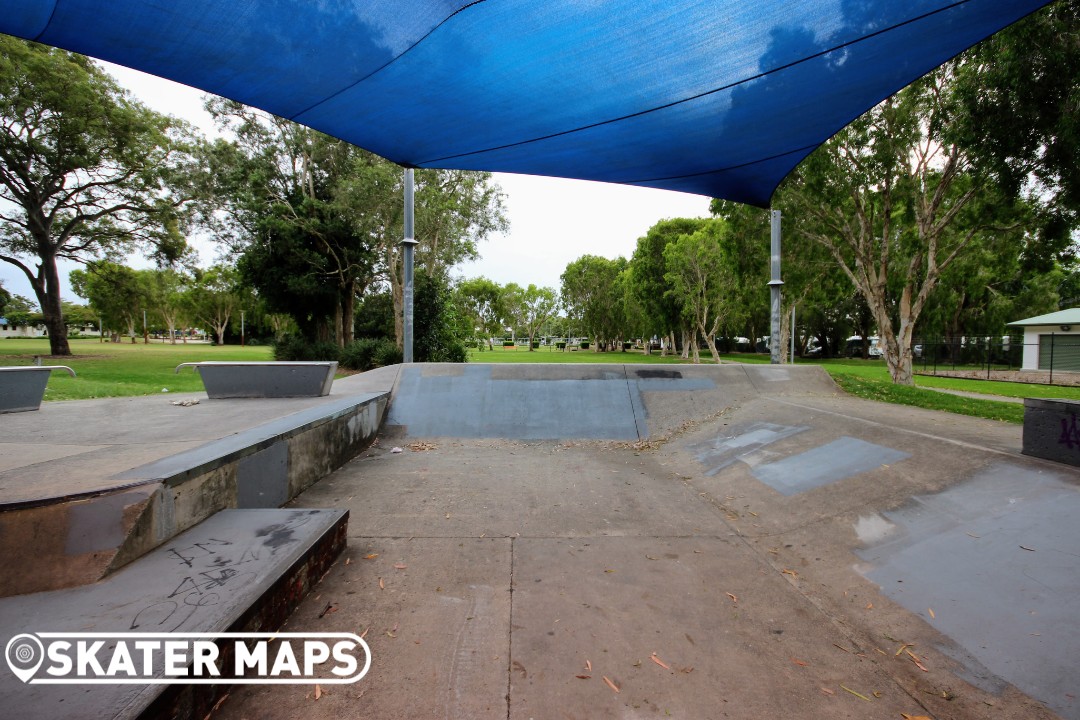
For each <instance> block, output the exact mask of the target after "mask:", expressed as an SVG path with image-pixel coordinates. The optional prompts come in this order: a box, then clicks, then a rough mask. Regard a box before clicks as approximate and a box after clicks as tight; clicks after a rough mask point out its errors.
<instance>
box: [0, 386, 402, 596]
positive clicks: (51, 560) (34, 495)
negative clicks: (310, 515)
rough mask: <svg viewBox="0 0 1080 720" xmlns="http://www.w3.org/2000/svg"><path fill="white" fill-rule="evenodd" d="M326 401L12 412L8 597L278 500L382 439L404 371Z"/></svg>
mask: <svg viewBox="0 0 1080 720" xmlns="http://www.w3.org/2000/svg"><path fill="white" fill-rule="evenodd" d="M382 370H384V371H385V372H379V371H376V372H373V373H363V374H361V375H357V376H352V377H349V378H344V379H342V380H339V381H338V382H337V383H335V386H334V392H333V393H332V394H331V395H330V396H328V397H319V398H301V399H274V400H262V399H259V400H250V399H245V400H207V399H206V397H205V395H204V396H202V397H201V398H187V399H188V400H189V401H190V400H196V399H198V400H200V402H199V403H198V404H193V405H191V406H188V407H174V406H173V405H172V402H175V396H173V397H170V398H169V399H168V400H166V399H163V398H158V397H148V398H115V399H109V400H89V401H86V400H82V401H72V402H56V403H45V405H44V406H43V407H42V409H41V410H40V411H38V412H36V413H19V414H14V415H7V416H5V437H4V438H3V440H2V441H0V442H2V444H0V448H2V450H3V452H2V453H0V458H2V459H0V553H3V556H4V558H5V567H4V569H3V571H2V572H0V597H7V596H12V595H20V594H26V593H37V592H43V591H48V590H57V589H61V588H68V587H75V586H78V585H82V584H86V583H93V582H96V581H98V580H100V579H101V578H104V577H106V576H107V575H109V573H111V572H114V571H116V570H118V569H119V568H121V567H123V566H124V565H126V564H127V563H129V562H132V561H134V560H136V559H137V558H139V557H140V556H142V555H144V554H145V553H147V552H149V551H150V550H152V549H153V548H155V547H158V546H159V545H161V544H162V543H165V542H167V541H168V540H169V539H170V538H172V537H174V536H175V535H177V534H178V533H181V532H183V531H185V530H187V529H188V528H191V527H193V526H195V525H196V524H198V523H199V522H201V521H203V520H205V519H206V518H208V517H211V516H213V515H214V514H215V513H217V512H219V511H221V510H225V509H229V508H274V507H280V506H281V505H283V504H285V503H286V502H288V501H289V500H291V499H292V498H293V497H295V496H296V495H297V494H299V493H300V492H302V491H303V490H304V489H305V488H307V487H309V486H310V485H311V484H312V483H314V482H316V481H317V480H319V479H320V478H322V477H324V476H326V475H327V474H329V473H330V472H333V471H334V470H335V469H337V468H338V467H340V466H341V465H343V464H344V463H345V462H347V461H348V460H350V459H351V458H353V457H354V456H355V455H356V454H358V453H359V452H360V451H362V450H363V449H364V448H366V447H367V446H368V444H370V443H371V442H372V440H374V437H375V434H376V433H377V432H378V430H379V426H380V424H381V422H382V418H383V414H384V413H385V410H386V407H387V404H388V402H389V396H390V390H391V388H392V387H393V383H394V380H395V379H396V374H397V370H396V367H395V368H384V369H382Z"/></svg>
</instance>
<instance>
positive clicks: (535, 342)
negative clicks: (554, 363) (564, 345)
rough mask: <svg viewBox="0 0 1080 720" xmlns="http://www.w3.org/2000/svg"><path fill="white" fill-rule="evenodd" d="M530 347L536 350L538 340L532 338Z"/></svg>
mask: <svg viewBox="0 0 1080 720" xmlns="http://www.w3.org/2000/svg"><path fill="white" fill-rule="evenodd" d="M532 347H533V350H536V349H537V348H539V347H540V341H539V340H533V342H532Z"/></svg>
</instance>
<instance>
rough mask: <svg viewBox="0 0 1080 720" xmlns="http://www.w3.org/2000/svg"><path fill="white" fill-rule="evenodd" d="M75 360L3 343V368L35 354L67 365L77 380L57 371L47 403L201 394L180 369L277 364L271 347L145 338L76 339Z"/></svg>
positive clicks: (39, 343) (22, 343)
mask: <svg viewBox="0 0 1080 720" xmlns="http://www.w3.org/2000/svg"><path fill="white" fill-rule="evenodd" d="M69 342H70V343H71V352H72V353H73V355H72V356H70V357H52V358H50V357H48V353H49V341H48V340H46V339H44V338H41V339H39V338H33V339H22V338H19V339H4V340H0V365H32V364H33V362H34V356H35V355H41V356H42V361H41V362H42V364H43V365H67V366H68V367H70V368H71V369H72V370H74V371H75V373H76V374H77V375H78V377H74V378H73V377H70V376H69V375H68V374H67V373H65V372H54V373H53V374H52V376H51V377H50V378H49V386H48V388H47V389H46V390H45V399H46V400H86V399H88V398H99V397H124V396H131V395H152V394H155V393H160V392H161V391H162V389H164V388H167V389H168V390H169V392H202V390H203V384H202V380H201V379H200V378H199V376H198V375H196V374H195V372H194V370H192V369H190V368H187V369H185V370H182V371H181V372H180V374H178V375H176V374H173V370H174V369H175V368H176V366H177V365H179V364H180V363H184V362H198V361H201V360H273V353H272V350H271V348H269V347H268V346H256V347H240V346H237V345H225V346H222V347H215V346H212V345H208V344H205V343H188V344H186V345H185V344H182V343H179V344H176V345H171V344H168V343H162V342H161V341H157V342H154V341H153V340H151V341H150V344H148V345H144V344H143V343H142V341H141V340H140V341H139V342H138V343H136V344H135V345H132V344H131V343H130V342H121V343H109V342H105V343H102V342H98V340H97V339H92V340H71V341H69Z"/></svg>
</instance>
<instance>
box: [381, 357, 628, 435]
mask: <svg viewBox="0 0 1080 720" xmlns="http://www.w3.org/2000/svg"><path fill="white" fill-rule="evenodd" d="M386 422H387V424H388V425H400V426H404V427H405V428H406V429H407V432H408V434H409V436H411V437H458V438H515V439H521V440H550V439H558V438H587V439H607V440H632V439H637V438H638V426H637V424H636V423H635V420H634V408H633V405H632V403H631V400H630V393H629V391H628V389H627V382H626V379H625V378H624V377H617V378H614V379H608V378H598V379H595V380H571V379H567V380H544V381H537V380H531V379H513V380H511V379H506V380H501V379H495V378H493V377H492V370H491V368H490V367H489V366H483V365H477V366H465V367H464V368H463V370H462V372H461V374H459V375H435V376H430V375H425V374H424V373H423V372H422V369H421V368H417V367H407V368H404V369H403V370H402V373H401V379H400V381H399V385H398V388H397V392H396V394H395V396H394V400H393V403H392V404H391V406H390V411H389V414H388V417H387V420H386Z"/></svg>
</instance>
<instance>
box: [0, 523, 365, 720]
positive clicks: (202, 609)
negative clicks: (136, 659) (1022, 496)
mask: <svg viewBox="0 0 1080 720" xmlns="http://www.w3.org/2000/svg"><path fill="white" fill-rule="evenodd" d="M347 524H348V511H345V510H293V509H258V510H223V511H221V512H219V513H217V514H215V515H214V516H213V517H211V518H209V519H207V520H205V521H203V522H202V523H200V524H199V525H197V526H195V527H193V528H191V529H190V530H187V531H186V532H184V533H181V534H180V535H178V536H176V537H174V538H172V540H171V541H169V542H167V543H165V544H164V545H162V546H161V547H159V548H157V549H156V550H153V551H152V552H150V553H147V554H146V555H144V556H143V557H141V558H139V559H138V560H136V561H135V562H132V563H130V564H129V565H128V566H126V567H125V568H123V569H122V570H120V571H118V572H116V573H113V574H112V575H110V576H109V577H108V578H106V579H105V580H102V581H101V582H98V583H95V584H93V585H85V586H82V587H77V588H69V589H65V590H57V591H53V592H44V593H36V594H33V595H21V596H18V597H9V598H3V599H0V637H4V638H5V641H7V639H8V638H14V637H16V636H19V635H22V634H27V633H30V634H37V633H71V632H95V633H130V632H154V633H180V632H184V633H194V632H199V633H221V632H270V631H277V630H278V629H280V627H281V626H282V624H283V623H284V622H285V620H286V619H287V618H288V617H289V615H290V614H291V613H292V612H293V610H294V609H295V608H296V606H297V605H298V604H299V602H300V600H301V599H302V598H303V597H304V595H305V594H306V593H307V591H308V589H309V588H310V587H311V586H312V585H314V584H315V583H316V582H318V580H319V579H320V578H321V577H322V576H323V575H324V574H325V573H326V572H327V571H328V570H329V568H330V566H331V565H332V564H333V562H334V560H335V558H337V556H338V555H339V554H340V553H341V551H342V549H343V548H344V547H345V543H346V530H347ZM102 654H104V652H103V651H102ZM155 657H158V656H157V655H155ZM39 659H40V658H39ZM153 666H154V667H155V668H158V667H162V663H161V662H160V658H158V659H156V660H155V662H154V665H153ZM37 672H39V673H40V674H42V675H44V672H45V671H44V670H40V671H37ZM159 675H160V673H159ZM35 677H36V676H35ZM223 687H225V686H218V685H210V684H202V685H186V684H184V685H179V684H178V685H142V684H126V685H125V684H95V685H86V684H71V685H48V684H47V685H41V684H24V683H23V682H22V681H21V680H20V679H19V678H17V677H16V676H15V675H14V674H13V673H11V672H3V673H0V697H3V698H5V703H4V704H5V707H4V712H3V714H4V715H5V716H6V717H19V718H26V720H37V719H38V718H41V719H45V718H57V717H65V718H115V719H116V720H127V719H130V718H139V717H145V718H160V717H169V718H185V719H187V718H196V719H201V718H204V717H206V716H207V714H208V713H209V712H210V710H211V709H212V708H213V706H214V704H215V702H217V699H218V696H219V695H220V694H221V693H222V692H224V690H223V689H222V688H223Z"/></svg>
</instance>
